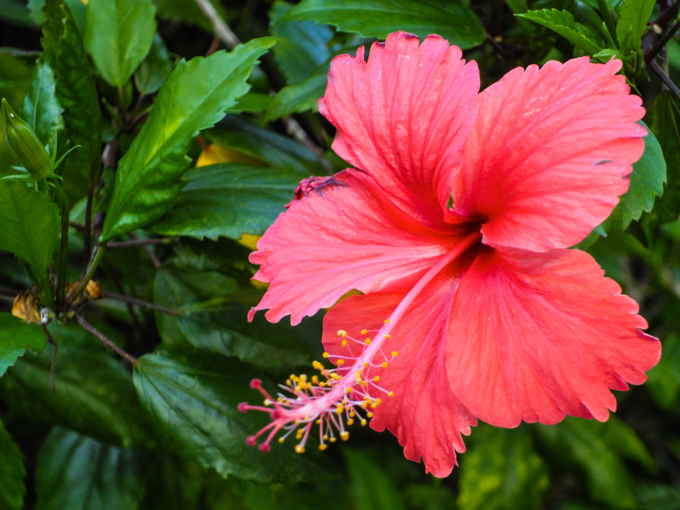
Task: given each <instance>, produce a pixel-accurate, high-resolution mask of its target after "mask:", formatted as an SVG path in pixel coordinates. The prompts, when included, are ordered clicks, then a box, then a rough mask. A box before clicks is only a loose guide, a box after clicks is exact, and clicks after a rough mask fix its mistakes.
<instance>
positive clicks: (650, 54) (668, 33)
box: [645, 21, 680, 64]
mask: <svg viewBox="0 0 680 510" xmlns="http://www.w3.org/2000/svg"><path fill="white" fill-rule="evenodd" d="M678 28H680V21H676V22H675V23H673V24H672V25H671V26H670V28H667V29H666V30H665V31H664V32H663V33H662V34H661V36H660V37H659V39H657V41H656V44H655V45H654V47H652V49H650V50H649V51H647V52H646V53H645V62H646V63H648V64H649V63H650V62H651V60H652V59H653V58H654V57H656V56H657V55H658V54H659V52H660V51H661V50H662V49H663V47H664V46H666V43H667V42H668V41H669V40H670V39H671V37H673V36H674V35H675V32H677V31H678Z"/></svg>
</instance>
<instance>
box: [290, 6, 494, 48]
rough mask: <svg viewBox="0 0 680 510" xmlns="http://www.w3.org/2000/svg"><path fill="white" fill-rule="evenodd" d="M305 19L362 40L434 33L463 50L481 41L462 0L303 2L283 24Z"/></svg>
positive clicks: (479, 28)
mask: <svg viewBox="0 0 680 510" xmlns="http://www.w3.org/2000/svg"><path fill="white" fill-rule="evenodd" d="M307 19H311V20H314V21H316V22H317V23H327V24H329V25H335V26H337V27H338V29H339V30H342V31H343V32H357V33H359V34H361V35H363V36H364V37H378V38H381V39H384V38H386V37H387V35H388V34H390V33H391V32H396V31H398V30H404V31H406V32H410V33H413V34H416V35H417V36H418V37H420V39H421V40H422V39H424V38H425V37H427V36H428V35H430V34H438V35H440V36H442V37H443V38H444V39H448V41H449V42H450V43H451V44H455V45H457V46H460V47H461V48H463V49H467V48H472V47H473V46H477V45H478V44H481V43H482V41H484V26H483V25H482V23H481V22H480V21H479V18H477V15H476V14H475V13H474V12H472V10H471V9H470V8H469V7H468V5H467V3H466V2H464V1H462V0H429V1H428V2H421V1H419V0H303V1H302V2H300V3H299V4H298V5H296V6H295V7H294V8H293V9H291V11H290V12H289V13H288V14H287V15H286V17H285V18H284V19H283V21H289V20H307Z"/></svg>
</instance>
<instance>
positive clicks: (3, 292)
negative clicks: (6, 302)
mask: <svg viewBox="0 0 680 510" xmlns="http://www.w3.org/2000/svg"><path fill="white" fill-rule="evenodd" d="M17 294H19V291H18V290H14V289H8V288H7V287H0V295H3V296H10V297H16V295H17Z"/></svg>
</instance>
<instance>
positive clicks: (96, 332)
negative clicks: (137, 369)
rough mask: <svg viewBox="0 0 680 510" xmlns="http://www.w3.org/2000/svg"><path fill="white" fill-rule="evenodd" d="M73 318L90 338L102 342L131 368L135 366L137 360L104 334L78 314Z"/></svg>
mask: <svg viewBox="0 0 680 510" xmlns="http://www.w3.org/2000/svg"><path fill="white" fill-rule="evenodd" d="M73 316H74V317H75V319H76V322H77V323H78V324H80V326H81V327H82V328H83V329H84V330H86V331H87V332H88V333H90V334H92V336H94V337H96V338H97V339H98V340H99V341H100V342H102V343H103V344H104V345H106V346H107V347H110V348H111V349H113V350H114V351H116V353H117V354H118V355H119V356H120V357H121V358H123V359H124V360H125V361H127V362H128V363H130V364H131V365H132V366H135V365H136V364H137V358H135V357H134V356H131V355H129V354H128V353H127V352H125V351H124V350H123V349H121V348H120V347H118V345H116V344H115V343H114V342H113V341H112V340H110V339H109V338H108V337H107V336H106V335H104V333H102V332H101V331H99V330H98V329H97V328H95V327H94V326H93V325H92V324H90V323H89V322H87V321H86V320H85V319H83V317H82V316H81V315H80V314H79V313H78V312H75V313H74V314H73Z"/></svg>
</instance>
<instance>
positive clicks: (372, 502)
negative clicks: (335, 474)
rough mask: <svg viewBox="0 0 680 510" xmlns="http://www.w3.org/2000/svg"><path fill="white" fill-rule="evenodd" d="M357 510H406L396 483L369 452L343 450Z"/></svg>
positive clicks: (350, 449)
mask: <svg viewBox="0 0 680 510" xmlns="http://www.w3.org/2000/svg"><path fill="white" fill-rule="evenodd" d="M342 453H343V455H344V457H345V463H346V464H347V471H348V472H349V476H350V478H351V480H352V485H351V487H352V488H351V491H352V499H353V500H354V504H355V505H356V508H357V510H405V508H406V507H405V505H404V503H403V501H402V499H401V497H400V495H399V493H398V490H397V489H398V488H397V486H395V484H394V481H393V480H391V479H390V476H389V475H388V474H387V473H386V472H385V467H384V466H381V465H380V464H378V463H377V462H375V460H373V459H372V458H371V455H370V454H369V452H366V451H362V450H355V449H352V448H343V449H342Z"/></svg>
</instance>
